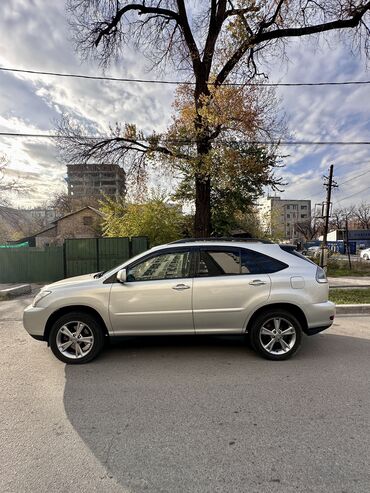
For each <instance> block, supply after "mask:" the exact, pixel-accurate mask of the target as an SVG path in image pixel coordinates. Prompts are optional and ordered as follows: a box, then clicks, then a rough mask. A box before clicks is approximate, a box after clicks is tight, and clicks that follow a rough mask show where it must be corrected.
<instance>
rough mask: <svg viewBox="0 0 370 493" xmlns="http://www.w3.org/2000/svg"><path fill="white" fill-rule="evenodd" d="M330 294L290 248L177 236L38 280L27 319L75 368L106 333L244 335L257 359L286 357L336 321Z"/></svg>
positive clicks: (318, 273) (316, 270)
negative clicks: (102, 268)
mask: <svg viewBox="0 0 370 493" xmlns="http://www.w3.org/2000/svg"><path fill="white" fill-rule="evenodd" d="M328 291H329V289H328V282H327V279H326V276H325V273H324V271H323V270H322V269H321V268H320V267H318V266H317V265H316V264H314V263H313V262H311V261H310V260H309V259H307V258H306V257H304V256H301V255H300V254H299V253H298V252H296V251H295V250H294V249H293V248H292V247H288V246H279V245H278V244H274V243H267V242H264V241H258V240H254V241H247V240H242V241H240V240H238V241H235V240H233V241H232V240H222V241H221V240H181V241H177V242H174V243H170V244H167V245H161V246H158V247H155V248H152V249H151V250H148V251H147V252H145V253H141V254H140V255H138V256H136V257H134V258H131V259H130V260H128V261H126V262H125V263H123V264H122V265H119V266H117V267H116V268H114V269H112V270H110V271H107V272H99V273H95V274H88V275H84V276H78V277H72V278H69V279H63V280H62V281H58V282H55V283H53V284H50V285H48V286H44V287H43V288H42V289H41V291H40V292H39V293H38V294H37V296H36V297H35V299H34V300H33V303H32V305H30V306H28V307H27V308H26V309H25V311H24V316H23V323H24V327H25V329H26V330H27V331H28V332H29V334H30V335H31V336H32V337H34V338H35V339H38V340H40V341H46V342H47V343H48V344H49V346H50V348H51V350H52V351H53V353H54V354H55V356H56V357H57V358H59V359H60V360H61V361H63V362H65V363H71V364H79V363H86V362H88V361H91V360H92V359H93V358H95V357H96V356H97V355H98V354H99V353H100V351H101V350H102V349H103V347H104V343H105V341H106V340H107V339H108V338H112V339H113V338H114V337H115V336H127V335H135V336H139V335H140V336H145V335H164V334H229V335H230V334H239V335H241V334H245V337H246V338H247V340H248V342H249V343H250V345H251V346H252V348H253V349H255V350H256V351H257V352H258V353H259V354H260V355H262V356H263V357H265V358H267V359H270V360H285V359H287V358H289V357H290V356H292V355H293V354H294V353H295V352H296V351H297V350H298V349H299V347H300V346H301V343H302V339H303V335H304V334H306V335H312V334H316V333H318V332H320V331H322V330H324V329H327V328H328V327H330V325H331V324H332V323H333V319H334V315H335V306H334V304H333V303H331V302H330V301H328Z"/></svg>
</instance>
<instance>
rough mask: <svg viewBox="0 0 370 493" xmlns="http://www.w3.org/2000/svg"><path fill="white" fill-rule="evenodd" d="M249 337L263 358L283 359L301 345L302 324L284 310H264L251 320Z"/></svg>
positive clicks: (288, 356)
mask: <svg viewBox="0 0 370 493" xmlns="http://www.w3.org/2000/svg"><path fill="white" fill-rule="evenodd" d="M250 339H251V343H252V346H253V348H254V349H255V351H257V352H258V353H260V354H261V355H262V356H263V357H264V358H267V359H271V360H285V359H288V358H290V357H291V356H292V355H293V354H294V353H295V352H296V351H297V350H298V349H299V347H300V346H301V342H302V326H301V324H300V322H299V321H298V319H297V318H296V317H295V316H294V315H292V314H290V313H289V312H287V311H285V310H274V311H272V310H271V311H266V312H264V313H262V314H261V315H259V316H258V317H257V318H256V319H255V320H254V321H253V323H252V327H251V328H250Z"/></svg>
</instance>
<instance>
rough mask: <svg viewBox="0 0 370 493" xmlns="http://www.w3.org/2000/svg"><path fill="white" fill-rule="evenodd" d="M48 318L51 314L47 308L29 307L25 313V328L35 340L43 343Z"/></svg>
mask: <svg viewBox="0 0 370 493" xmlns="http://www.w3.org/2000/svg"><path fill="white" fill-rule="evenodd" d="M48 317H49V313H48V311H47V310H46V309H45V308H43V307H41V306H32V305H29V306H27V308H25V310H24V312H23V327H24V328H25V329H26V331H27V332H28V333H29V334H30V336H32V337H33V338H34V339H37V340H39V341H40V340H41V341H42V340H44V333H45V327H46V322H47V320H48Z"/></svg>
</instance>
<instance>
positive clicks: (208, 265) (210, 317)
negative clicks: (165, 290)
mask: <svg viewBox="0 0 370 493" xmlns="http://www.w3.org/2000/svg"><path fill="white" fill-rule="evenodd" d="M256 254H257V256H258V255H260V254H258V253H257V252H254V251H252V250H246V249H241V248H238V247H227V246H224V247H223V246H212V247H211V246H210V247H201V248H199V249H198V251H197V255H196V269H195V277H194V283H193V314H194V327H195V332H196V333H198V334H202V333H207V332H213V333H217V332H228V333H240V332H242V331H243V330H244V329H245V323H246V320H247V318H248V315H249V313H250V311H254V310H255V309H256V306H261V305H263V304H264V303H265V302H266V301H267V300H268V297H269V294H270V286H271V280H270V277H269V275H268V274H266V273H264V269H263V268H262V269H261V268H258V266H257V264H258V260H257V258H256ZM262 257H265V256H264V255H262Z"/></svg>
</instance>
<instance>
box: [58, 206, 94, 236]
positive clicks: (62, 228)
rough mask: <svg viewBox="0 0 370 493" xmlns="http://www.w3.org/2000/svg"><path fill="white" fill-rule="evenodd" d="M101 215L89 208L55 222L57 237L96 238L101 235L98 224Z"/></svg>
mask: <svg viewBox="0 0 370 493" xmlns="http://www.w3.org/2000/svg"><path fill="white" fill-rule="evenodd" d="M100 222H101V217H100V215H99V214H97V213H96V212H95V211H93V210H91V209H84V210H82V211H79V212H77V213H75V214H71V215H70V216H67V217H64V218H62V219H59V221H58V222H57V237H58V238H60V239H63V240H64V239H65V238H96V237H98V236H101V234H100V232H99V225H100Z"/></svg>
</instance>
